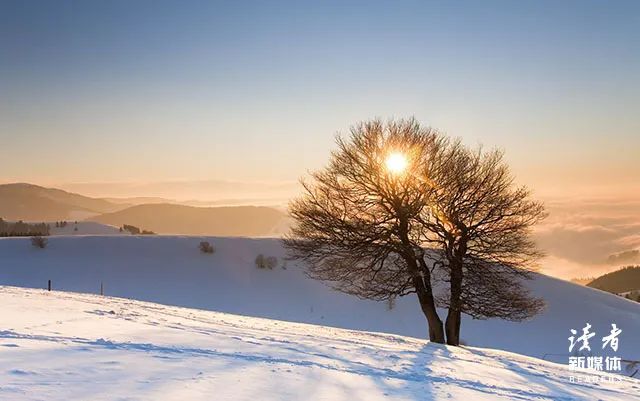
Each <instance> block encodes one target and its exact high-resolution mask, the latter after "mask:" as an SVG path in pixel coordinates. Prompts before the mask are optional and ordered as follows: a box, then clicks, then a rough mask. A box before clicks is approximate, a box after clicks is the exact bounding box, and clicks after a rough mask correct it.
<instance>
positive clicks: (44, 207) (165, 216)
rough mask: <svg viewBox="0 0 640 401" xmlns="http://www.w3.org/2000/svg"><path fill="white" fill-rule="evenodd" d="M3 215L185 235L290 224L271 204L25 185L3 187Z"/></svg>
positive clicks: (252, 231)
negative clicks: (202, 203)
mask: <svg viewBox="0 0 640 401" xmlns="http://www.w3.org/2000/svg"><path fill="white" fill-rule="evenodd" d="M0 218H3V219H5V220H8V221H17V220H23V221H34V222H52V221H58V220H71V221H74V220H86V221H94V222H99V223H104V224H109V225H113V226H117V227H120V226H122V225H123V224H129V225H134V226H137V227H140V228H143V229H145V230H151V231H153V232H155V233H158V234H185V235H224V236H271V235H278V234H281V233H283V232H284V231H285V230H286V228H287V226H288V223H287V217H286V214H285V213H284V212H282V211H280V210H277V209H275V208H271V207H264V206H259V207H258V206H228V207H195V206H186V205H179V204H173V203H166V200H164V199H162V198H150V197H145V198H127V199H101V198H91V197H87V196H83V195H79V194H76V193H71V192H67V191H63V190H60V189H56V188H45V187H41V186H37V185H32V184H25V183H17V184H3V185H0Z"/></svg>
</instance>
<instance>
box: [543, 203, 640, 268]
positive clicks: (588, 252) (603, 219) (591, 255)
mask: <svg viewBox="0 0 640 401" xmlns="http://www.w3.org/2000/svg"><path fill="white" fill-rule="evenodd" d="M546 204H547V209H548V211H549V213H550V215H549V218H548V219H547V221H546V222H545V223H543V224H542V225H540V226H539V227H537V229H536V231H535V237H536V240H537V242H538V244H539V245H540V247H541V248H542V249H544V250H545V251H546V252H547V254H548V257H547V258H546V259H545V260H543V262H542V266H543V267H542V270H543V271H544V272H545V273H547V274H551V275H554V276H558V277H563V278H572V277H584V276H592V275H598V274H602V273H604V272H607V271H611V270H614V269H617V268H619V267H621V265H624V264H625V263H634V262H633V261H632V260H633V259H629V258H627V257H626V256H624V257H622V258H619V259H616V258H615V257H613V258H611V256H612V255H620V254H622V255H627V256H628V255H631V254H635V253H628V252H632V251H634V250H636V249H638V248H640V199H587V200H575V199H555V200H551V201H548V202H546Z"/></svg>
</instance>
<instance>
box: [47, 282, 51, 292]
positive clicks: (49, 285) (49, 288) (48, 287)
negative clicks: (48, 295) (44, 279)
mask: <svg viewBox="0 0 640 401" xmlns="http://www.w3.org/2000/svg"><path fill="white" fill-rule="evenodd" d="M47 289H48V290H49V291H51V280H49V283H48V285H47Z"/></svg>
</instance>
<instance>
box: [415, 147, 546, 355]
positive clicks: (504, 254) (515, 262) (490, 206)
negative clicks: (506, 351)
mask: <svg viewBox="0 0 640 401" xmlns="http://www.w3.org/2000/svg"><path fill="white" fill-rule="evenodd" d="M428 157H429V162H428V163H427V166H426V167H427V169H426V170H425V171H424V172H423V176H424V177H426V178H428V179H427V182H428V185H427V186H426V187H425V188H424V189H425V191H426V193H427V194H428V203H429V205H430V208H429V213H426V214H424V215H423V216H422V220H421V223H422V224H423V225H424V227H425V228H426V231H427V240H426V241H425V242H426V244H427V246H429V247H430V248H431V249H433V250H434V252H432V253H430V254H431V255H435V257H434V264H435V265H436V266H441V267H443V268H444V270H445V271H446V272H447V273H448V277H447V278H446V280H447V281H448V282H449V286H448V288H449V291H448V294H446V295H445V296H443V297H439V298H438V301H439V302H438V303H439V305H440V306H446V307H448V309H449V311H448V314H447V320H446V323H445V331H446V336H447V343H448V344H451V345H458V344H459V342H460V323H461V313H466V314H469V315H471V316H472V317H474V318H488V317H499V318H503V319H508V320H523V319H526V318H528V317H531V316H533V315H535V314H536V313H537V312H538V311H539V310H540V309H541V308H542V307H543V303H542V301H541V300H539V299H536V298H533V297H531V296H530V295H529V293H528V291H527V290H526V288H525V287H524V286H523V285H522V279H526V278H530V275H529V270H530V269H531V268H532V267H533V266H534V262H535V261H536V259H537V258H539V257H540V256H541V252H540V251H539V250H538V249H537V247H536V245H535V243H534V241H533V240H532V238H531V228H532V226H533V225H534V224H535V223H537V222H539V221H540V220H541V219H543V218H544V217H545V216H546V214H545V212H544V207H543V205H542V204H541V203H539V202H536V201H534V200H532V199H531V196H530V191H529V190H528V189H527V188H526V187H515V186H514V183H513V177H512V175H511V173H510V171H509V168H508V166H507V164H506V163H505V162H504V160H503V155H502V152H500V151H497V150H494V151H490V152H484V151H483V150H482V148H478V149H477V150H470V149H468V148H466V147H465V146H463V145H462V143H461V142H460V141H459V140H457V141H450V140H443V141H442V142H441V143H440V146H438V147H434V148H432V152H431V153H430V154H429V155H428Z"/></svg>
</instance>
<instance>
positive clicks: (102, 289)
mask: <svg viewBox="0 0 640 401" xmlns="http://www.w3.org/2000/svg"><path fill="white" fill-rule="evenodd" d="M100 295H104V286H103V285H102V281H101V282H100Z"/></svg>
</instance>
